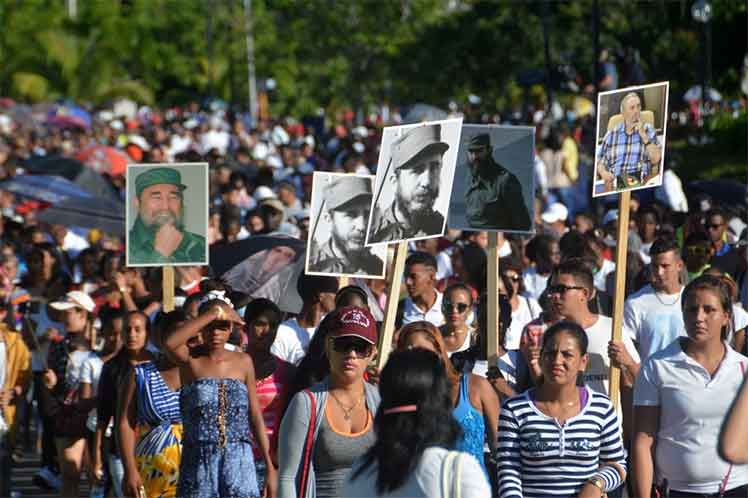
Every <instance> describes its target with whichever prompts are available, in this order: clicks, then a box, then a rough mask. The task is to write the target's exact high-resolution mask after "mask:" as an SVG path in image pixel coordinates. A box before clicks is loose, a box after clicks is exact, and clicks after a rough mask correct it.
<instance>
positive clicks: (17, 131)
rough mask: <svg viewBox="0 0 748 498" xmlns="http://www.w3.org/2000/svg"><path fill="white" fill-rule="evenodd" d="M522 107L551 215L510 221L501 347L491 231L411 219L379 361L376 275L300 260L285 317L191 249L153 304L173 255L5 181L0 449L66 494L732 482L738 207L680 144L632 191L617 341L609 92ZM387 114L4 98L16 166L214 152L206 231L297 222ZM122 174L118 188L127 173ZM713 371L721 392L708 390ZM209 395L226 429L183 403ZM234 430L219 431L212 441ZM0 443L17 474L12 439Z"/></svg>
mask: <svg viewBox="0 0 748 498" xmlns="http://www.w3.org/2000/svg"><path fill="white" fill-rule="evenodd" d="M452 111H453V113H454V114H459V113H460V112H458V109H456V108H454V109H452ZM464 112H465V114H466V116H469V115H470V113H471V112H472V111H471V109H470V107H469V105H468V106H467V107H466V108H465V109H464ZM394 118H395V120H396V119H397V115H395V116H394ZM521 118H522V116H513V117H509V120H508V121H509V122H516V123H520V122H526V121H525V120H524V119H521ZM528 118H529V119H532V120H533V121H534V123H535V124H536V125H537V127H536V129H537V136H536V144H537V154H536V160H535V177H536V185H537V189H536V198H535V220H534V225H535V230H536V234H535V235H533V236H524V235H509V234H506V235H503V234H500V235H499V255H500V258H501V259H500V286H499V287H500V311H501V313H500V314H501V320H500V321H501V324H500V328H499V330H497V331H488V333H495V334H498V335H499V339H500V359H499V361H498V362H497V363H495V364H489V362H488V359H487V358H486V346H485V337H486V314H487V310H486V296H485V293H486V268H487V264H486V261H487V252H486V250H487V246H488V236H487V234H486V233H485V232H459V231H453V230H448V231H447V233H446V234H445V236H443V237H441V238H438V239H427V240H421V241H417V242H415V243H411V244H410V254H409V256H408V259H407V261H406V267H405V273H404V276H403V285H402V288H401V290H400V295H399V296H397V297H399V298H400V306H399V308H398V316H397V329H398V333H397V334H396V339H395V343H394V347H395V350H396V353H395V354H394V355H393V357H392V359H391V360H390V363H388V366H387V367H385V369H384V370H383V371H382V372H374V371H372V370H371V369H370V368H369V363H370V360H372V359H373V358H374V357H375V356H376V353H377V352H376V345H377V342H378V327H377V326H375V325H374V322H376V321H381V317H382V316H383V312H384V308H385V304H386V302H387V297H388V296H387V292H388V288H387V286H386V284H385V282H384V281H382V280H362V279H353V280H352V281H351V284H352V285H351V286H348V287H345V288H339V284H338V281H337V279H334V278H331V277H314V276H307V275H302V276H301V277H299V280H298V283H297V285H296V288H297V291H298V293H299V296H300V297H301V299H302V301H303V306H302V309H301V312H300V313H298V314H296V315H293V316H291V315H287V314H286V313H283V312H282V311H281V310H280V309H279V307H278V306H277V303H273V302H271V301H268V300H263V299H257V300H244V302H242V303H234V302H232V301H231V299H230V298H229V296H232V292H231V291H232V290H231V289H230V288H227V286H226V285H225V284H224V283H222V282H220V281H219V280H218V279H216V278H214V277H215V276H214V275H211V274H210V270H209V268H208V267H189V266H180V267H177V268H176V295H177V309H176V310H175V311H172V312H168V313H165V312H164V311H163V310H162V272H161V270H160V269H158V268H145V269H144V268H128V267H126V266H125V263H124V254H123V251H124V240H123V238H122V237H121V236H118V235H117V234H112V233H107V232H106V231H102V230H99V229H91V230H83V229H80V228H77V227H71V226H62V225H54V224H51V225H50V224H47V223H40V222H38V221H37V215H38V213H39V209H40V208H43V206H42V205H40V204H39V203H38V202H36V201H33V200H29V199H26V198H23V197H19V196H15V195H13V194H12V193H10V192H8V191H5V190H3V189H2V183H0V210H1V213H2V218H1V219H2V222H1V223H0V242H1V244H2V245H1V246H0V279H1V280H0V284H1V285H0V297H1V298H2V309H0V320H2V322H3V325H2V326H1V327H0V338H1V339H2V342H0V344H2V345H3V347H0V365H3V366H4V367H3V368H2V369H0V386H1V387H2V391H0V404H1V405H2V408H3V410H2V419H1V420H2V424H0V427H2V429H3V431H2V432H3V434H5V438H4V447H5V449H6V452H5V454H6V455H7V456H8V458H9V459H10V460H15V461H20V459H21V456H22V454H23V451H24V449H27V448H34V449H38V451H39V455H40V459H41V464H42V466H41V470H40V472H39V474H38V475H37V477H36V480H35V482H37V483H38V484H39V485H40V486H43V487H46V488H50V489H54V490H58V491H59V492H60V493H61V494H62V496H79V494H80V489H81V487H80V486H81V483H82V482H83V481H84V480H87V481H88V482H89V483H90V484H92V487H91V492H92V494H93V493H100V494H99V495H98V496H104V494H109V495H110V496H137V493H138V491H139V489H140V488H141V487H143V488H144V489H145V492H146V494H147V496H149V497H153V496H175V494H176V496H203V495H202V494H200V493H201V491H200V490H201V489H202V488H201V486H210V485H214V488H213V489H221V490H222V491H221V492H222V493H223V494H224V495H229V494H230V495H232V496H253V495H256V493H257V492H259V491H260V490H262V489H263V486H265V485H266V484H267V483H268V482H272V485H271V488H272V491H271V492H273V493H274V492H275V486H276V485H277V492H278V496H284V497H285V496H297V494H298V493H300V491H301V490H307V491H308V492H307V496H310V495H315V494H316V496H319V497H322V496H371V495H372V494H377V493H378V494H385V493H389V492H392V493H393V496H414V495H418V493H421V494H422V495H423V496H438V494H439V490H438V489H437V487H435V486H437V484H438V483H440V482H441V481H440V479H442V478H443V477H444V478H445V479H446V477H445V476H447V477H448V481H449V482H452V483H454V482H458V483H459V482H461V483H462V484H461V485H463V486H464V489H463V490H462V491H461V492H462V494H463V495H464V496H489V495H490V494H491V492H493V494H494V495H500V496H502V497H510V496H549V495H551V494H558V495H559V496H571V495H578V496H600V494H595V493H597V492H598V491H599V492H608V493H609V495H610V496H614V495H615V493H616V492H619V493H620V492H621V491H620V490H621V485H622V484H623V483H624V482H626V483H627V484H628V485H629V486H630V490H631V492H632V493H633V495H634V496H649V494H648V493H649V491H650V488H651V487H652V485H658V486H662V485H663V478H664V479H665V480H666V481H667V486H669V487H670V488H671V489H672V491H671V495H670V496H680V495H678V494H677V493H696V494H699V493H700V496H701V495H710V494H712V493H714V492H718V491H719V489H718V488H719V484H720V483H721V482H722V481H723V480H724V483H725V484H724V488H723V489H722V491H723V492H724V491H727V492H728V493H729V492H734V493H743V494H732V495H731V494H725V496H745V486H746V485H748V468H746V467H744V466H738V465H736V466H735V467H734V468H730V469H731V470H730V472H728V473H727V475H726V476H725V473H726V472H725V471H726V469H727V468H728V467H727V464H723V463H722V461H721V460H719V459H717V458H716V457H715V455H716V451H717V450H716V444H717V443H716V431H718V427H719V424H720V423H721V420H722V418H723V417H724V415H725V414H726V411H727V407H728V405H729V403H730V401H731V400H732V399H733V397H734V395H735V393H736V392H737V389H738V386H739V385H740V382H741V380H742V376H741V370H740V368H739V367H742V365H743V362H745V361H746V358H745V357H743V356H741V355H742V354H745V353H746V352H747V350H748V344H747V343H748V341H746V335H745V334H746V327H748V313H747V312H746V311H745V307H746V306H748V278H746V260H747V253H746V251H747V250H748V249H747V247H748V236H747V235H746V234H747V233H748V232H746V227H747V226H748V225H747V224H746V223H747V222H748V220H747V219H746V207H745V206H736V205H729V204H724V203H721V202H720V199H712V198H709V197H706V196H701V197H698V198H690V199H689V198H687V196H686V194H685V193H684V189H683V187H682V185H681V184H680V181H679V180H678V178H677V176H676V175H675V173H674V172H673V171H672V169H668V165H667V164H666V165H665V168H666V173H665V177H664V182H663V187H660V188H658V189H656V191H655V193H654V195H652V193H651V192H642V193H641V195H639V194H637V193H635V194H634V196H633V199H632V206H631V212H630V216H629V230H628V258H627V268H625V272H626V279H625V280H626V285H625V293H626V296H627V300H626V305H625V307H624V331H623V332H624V333H623V340H622V341H621V342H611V341H610V338H611V329H612V320H611V316H612V309H613V298H614V292H615V274H616V272H617V271H618V270H620V269H617V268H616V266H615V264H614V262H613V260H614V257H615V250H616V247H615V246H616V233H617V224H618V217H619V213H618V212H617V211H616V210H615V209H612V206H610V205H606V204H604V203H603V202H597V203H592V202H591V200H590V192H591V187H590V182H591V178H590V175H591V171H592V166H591V161H592V157H593V155H594V154H593V150H594V140H595V137H594V133H595V131H594V116H593V115H592V114H584V115H580V116H563V117H562V118H561V119H558V120H554V119H549V118H548V116H545V115H544V114H543V113H542V112H540V114H537V113H536V112H534V111H532V110H529V111H528ZM569 118H571V119H569ZM478 119H479V120H483V121H485V122H489V121H501V118H499V117H495V118H494V117H489V116H485V115H484V116H482V117H478ZM385 124H390V123H384V122H383V121H382V119H381V116H379V115H373V116H371V117H370V118H369V119H367V120H366V121H365V122H364V123H363V124H359V123H357V122H355V120H354V115H353V113H352V112H341V113H339V114H338V115H336V116H334V117H330V118H329V119H327V120H324V119H321V118H320V119H316V118H315V119H309V120H304V121H297V120H294V119H292V118H285V119H279V120H262V121H259V122H258V123H257V124H256V125H254V126H253V125H252V124H251V123H250V122H249V120H247V119H246V118H245V117H244V116H242V115H239V114H233V113H231V112H228V111H226V110H224V109H222V108H220V107H213V108H203V109H201V108H200V107H199V106H198V105H197V104H193V105H189V106H186V107H184V108H174V109H163V110H162V109H149V108H140V109H139V110H137V112H134V113H132V114H131V115H128V116H119V115H115V113H114V112H112V111H111V110H103V111H102V112H98V113H96V114H94V119H93V121H92V123H91V125H90V126H87V127H69V126H64V127H59V126H48V125H45V126H37V127H35V128H29V127H25V126H21V125H20V124H19V123H15V122H13V121H12V119H10V118H8V119H3V120H1V121H0V176H2V177H3V178H10V177H13V176H16V175H23V174H25V172H24V165H25V164H26V163H27V161H28V160H30V159H32V158H33V157H34V156H40V155H44V156H65V157H71V156H73V155H74V154H75V153H76V152H78V151H80V150H83V149H85V148H86V147H87V146H89V145H92V144H102V145H110V146H112V147H115V148H117V149H120V150H122V151H123V152H124V153H126V154H127V155H128V157H129V158H130V159H131V161H132V162H134V163H160V162H201V161H207V162H208V163H209V165H210V184H209V187H210V199H209V202H210V218H209V233H208V239H209V240H208V242H209V243H210V244H211V245H212V244H230V243H232V242H234V241H237V240H242V239H246V238H249V237H253V236H256V235H268V234H282V235H284V236H291V237H298V238H300V239H302V240H306V237H307V233H308V230H309V223H310V219H309V218H310V214H309V201H310V194H311V187H312V173H313V172H314V171H338V172H347V173H359V174H362V173H363V174H372V173H374V172H375V170H376V163H377V158H378V154H379V150H378V147H379V142H380V140H381V128H382V126H383V125H385ZM106 180H107V182H108V183H109V184H110V185H111V186H112V188H113V189H115V191H116V192H117V193H118V195H120V197H121V199H122V200H123V201H125V202H126V201H127V199H125V198H124V186H125V183H124V177H123V176H121V175H118V176H106ZM707 315H708V316H707ZM705 316H706V318H705ZM725 317H726V318H725ZM723 318H724V319H723ZM377 319H378V320H377ZM715 331H716V336H715V335H714V334H715ZM422 349H426V350H429V351H432V352H433V353H436V358H438V359H435V358H434V355H425V354H423V353H422V352H421V351H420V350H422ZM410 350H418V351H415V352H411V351H410ZM225 351H229V352H230V353H232V354H230V355H229V354H228V353H225ZM244 353H247V354H248V356H249V357H250V358H251V360H252V361H251V362H249V361H246V360H245V358H246V357H247V354H244ZM227 355H228V356H227ZM216 359H219V360H220V362H224V363H220V362H219V363H216V364H215V365H214V364H213V360H216ZM221 365H225V366H221ZM248 365H251V366H248ZM611 365H614V366H618V367H620V368H621V371H622V382H621V383H622V391H621V399H620V402H621V406H622V410H621V412H620V415H619V414H618V413H617V412H616V411H615V410H614V409H613V406H612V404H611V401H610V399H609V398H608V394H609V393H608V369H609V367H610V366H611ZM720 365H723V366H722V367H720ZM728 367H729V368H728ZM733 367H734V368H733ZM250 371H251V373H250ZM579 372H583V375H581V376H578V373H579ZM578 377H579V378H578ZM212 378H215V379H218V380H217V381H215V382H213V381H210V380H209V379H212ZM221 379H224V380H226V379H228V380H226V381H225V382H224V381H222V380H221ZM247 379H250V380H251V381H249V380H247ZM695 379H696V380H695ZM372 382H373V383H376V382H378V383H379V389H377V388H376V387H375V386H374V384H372ZM674 385H675V386H680V387H681V388H682V391H683V393H681V394H678V393H676V394H673V392H672V390H673V389H674ZM707 389H713V390H712V391H706V390H707ZM708 392H712V393H717V394H714V396H715V399H716V398H718V399H719V400H720V403H717V404H713V403H711V402H710V406H709V407H706V406H704V403H703V397H704V396H705V395H707V393H708ZM709 399H710V400H711V399H712V398H711V396H710V398H709ZM194 404H197V405H199V406H197V405H195V406H193V405H194ZM196 406H197V408H196ZM226 407H234V408H237V407H238V409H234V410H233V411H230V412H226V413H224V412H225V411H226V409H227V408H226ZM222 410H223V411H222ZM242 410H243V411H244V415H241V414H240V413H239V412H241V411H242ZM219 412H220V413H221V414H222V415H221V416H222V417H224V418H223V420H224V421H228V422H227V424H228V425H226V427H229V428H230V429H228V433H227V434H224V433H220V434H219V432H220V431H219V432H216V431H215V430H214V428H213V427H210V425H211V424H212V423H213V422H212V419H202V418H200V417H201V416H198V415H195V414H196V413H211V414H213V413H219ZM247 413H250V415H249V416H248V415H247ZM449 414H452V415H453V416H452V417H450V416H449ZM634 414H636V416H634ZM205 417H207V415H205ZM554 419H555V421H556V423H553V421H554ZM634 420H636V423H635V424H634ZM694 424H695V425H694ZM219 425H220V424H219ZM621 426H622V427H623V430H622V431H620V430H619V428H620V427H621ZM591 427H594V428H591ZM395 429H396V430H395ZM250 433H252V434H253V435H254V436H253V437H251V438H250V437H249V434H250ZM712 435H714V437H713V438H712ZM34 438H36V440H34ZM222 444H223V446H221V445H222ZM210 445H212V446H210ZM226 445H228V446H229V447H231V448H232V450H231V451H230V452H228V453H226V454H227V455H228V454H230V455H232V456H231V458H226V459H225V461H224V460H220V461H219V460H216V458H218V457H216V456H215V451H218V450H216V449H215V448H217V447H218V448H225V447H226ZM567 445H568V448H569V451H570V452H571V453H568V454H566V453H565V451H564V449H565V447H566V446H567ZM655 446H656V452H655V453H653V452H652V448H653V447H655ZM445 448H446V449H457V450H459V451H461V452H462V453H461V454H464V453H468V454H471V455H472V456H473V457H474V459H462V457H461V456H460V454H456V455H455V454H453V452H449V451H447V450H446V449H445ZM188 449H189V450H188ZM222 451H225V450H222ZM211 452H213V453H211ZM250 454H252V455H253V457H250V456H249V455H250ZM359 459H362V460H359ZM707 461H708V462H710V463H709V464H708V465H707V464H706V463H705V462H707ZM205 462H211V463H210V464H206V463H205ZM356 462H358V463H356ZM361 462H364V463H361ZM445 462H446V463H445ZM461 462H462V463H461ZM711 462H714V463H711ZM448 464H449V465H452V467H449V465H448ZM445 466H446V467H449V468H448V472H447V471H445V470H444V468H445ZM702 466H703V468H702ZM3 469H4V472H5V477H4V478H3V479H0V482H2V484H3V486H5V489H0V495H3V496H4V495H8V494H9V486H10V485H11V483H12V466H11V465H8V466H3ZM351 469H354V472H353V473H352V477H351V476H350V475H349V471H350V470H351ZM400 469H409V472H407V473H406V472H402V471H401V472H398V470H400ZM460 469H461V470H460ZM700 469H701V470H700ZM445 472H446V474H445ZM461 472H462V476H461V477H460V473H461ZM8 473H10V475H9V474H8ZM232 476H233V477H232ZM249 476H252V477H251V478H250V477H249ZM632 476H633V478H632ZM9 477H10V478H9ZM232 479H233V480H232ZM554 480H555V481H558V484H557V485H556V484H552V483H553V481H554ZM205 483H210V484H205ZM489 483H490V484H489ZM715 483H717V484H718V486H717V488H715ZM458 485H460V484H458ZM177 486H179V492H178V491H177ZM221 486H224V487H221ZM232 486H234V487H232ZM430 486H431V487H430ZM239 488H241V490H240V491H236V489H239ZM491 489H492V491H491ZM616 489H617V490H618V491H616ZM736 489H738V491H735V490H736ZM344 490H345V491H344ZM234 493H236V494H234ZM397 493H400V494H397ZM388 496H389V495H388ZM452 496H457V495H455V494H452ZM682 496H691V495H688V494H683V495H682Z"/></svg>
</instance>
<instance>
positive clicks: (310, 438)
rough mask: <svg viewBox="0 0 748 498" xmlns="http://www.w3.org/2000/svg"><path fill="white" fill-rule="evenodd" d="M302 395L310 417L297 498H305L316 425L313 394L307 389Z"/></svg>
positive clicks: (315, 407)
mask: <svg viewBox="0 0 748 498" xmlns="http://www.w3.org/2000/svg"><path fill="white" fill-rule="evenodd" d="M304 393H306V395H307V396H309V403H310V405H311V412H312V413H311V416H310V417H309V429H308V430H307V433H306V440H305V441H304V461H303V463H302V465H301V476H300V479H299V490H298V492H297V493H296V495H297V496H298V497H299V498H306V487H307V482H308V481H309V469H310V467H311V465H312V446H314V428H315V426H316V425H317V401H316V399H315V398H314V394H312V392H311V391H310V390H309V389H304Z"/></svg>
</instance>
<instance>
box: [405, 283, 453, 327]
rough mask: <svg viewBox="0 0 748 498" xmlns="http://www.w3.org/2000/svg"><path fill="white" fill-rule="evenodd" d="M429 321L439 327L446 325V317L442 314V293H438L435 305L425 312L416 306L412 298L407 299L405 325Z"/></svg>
mask: <svg viewBox="0 0 748 498" xmlns="http://www.w3.org/2000/svg"><path fill="white" fill-rule="evenodd" d="M423 320H425V321H427V322H430V323H432V324H434V326H435V327H439V326H441V325H442V324H444V315H443V314H442V293H441V292H439V291H436V300H435V301H434V305H433V306H432V307H431V308H430V309H429V310H427V311H423V310H422V309H421V308H419V307H418V306H416V304H415V303H414V302H413V300H412V299H411V298H410V296H408V297H406V298H405V309H404V310H403V325H407V324H409V323H412V322H420V321H423Z"/></svg>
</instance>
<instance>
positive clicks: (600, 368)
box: [548, 258, 639, 395]
mask: <svg viewBox="0 0 748 498" xmlns="http://www.w3.org/2000/svg"><path fill="white" fill-rule="evenodd" d="M593 287H594V284H593V280H592V272H591V271H590V270H589V268H588V267H587V266H586V265H585V264H584V262H583V261H582V260H581V259H578V258H572V259H568V260H566V261H564V262H563V263H561V264H560V265H558V266H557V267H556V269H555V270H554V271H553V274H552V276H551V280H550V284H549V286H548V293H549V295H550V298H551V302H552V303H553V306H554V308H555V310H556V312H558V313H560V314H561V315H562V316H563V317H564V318H566V319H567V320H571V321H573V322H576V323H578V324H579V325H581V326H582V328H584V330H585V332H587V338H588V340H589V346H588V348H587V351H588V354H589V357H590V359H589V361H588V362H587V370H586V371H585V373H584V381H585V383H586V384H587V385H588V386H590V388H591V389H592V390H593V391H596V392H599V393H602V394H605V395H608V394H609V392H608V388H609V378H608V374H609V370H610V363H611V359H610V357H609V355H608V349H609V343H610V338H611V331H612V329H613V321H612V320H611V319H610V318H609V317H607V316H603V315H597V314H594V313H592V312H590V309H589V306H588V304H587V301H588V300H589V299H590V298H591V297H592V295H593ZM623 345H624V348H625V350H626V351H627V352H628V354H629V356H630V357H631V358H632V359H634V363H635V371H634V369H633V367H632V368H631V369H629V365H621V370H622V373H623V375H622V378H623V382H622V386H623V387H626V388H629V389H630V388H631V387H632V386H633V385H634V379H635V378H636V373H637V372H638V364H639V355H638V353H637V351H636V348H635V347H634V344H633V342H632V341H631V339H630V338H629V337H626V336H625V337H624V338H623Z"/></svg>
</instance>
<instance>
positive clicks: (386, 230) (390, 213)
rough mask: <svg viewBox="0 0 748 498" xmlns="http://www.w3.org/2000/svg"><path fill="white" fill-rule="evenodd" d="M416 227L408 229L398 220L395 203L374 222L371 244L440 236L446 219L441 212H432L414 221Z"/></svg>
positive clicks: (370, 237) (370, 238)
mask: <svg viewBox="0 0 748 498" xmlns="http://www.w3.org/2000/svg"><path fill="white" fill-rule="evenodd" d="M413 224H414V225H415V226H414V227H411V228H408V227H406V226H405V225H403V223H402V222H401V221H400V220H398V219H397V216H396V215H395V203H394V202H393V203H392V206H390V208H389V209H387V211H385V212H384V213H379V214H378V215H377V216H376V217H375V218H374V220H372V224H371V227H372V230H371V235H370V236H369V244H378V243H380V242H392V241H396V240H405V239H416V238H422V237H430V236H437V237H438V236H440V235H442V231H443V230H444V217H443V216H442V215H441V213H440V212H439V211H434V210H431V211H430V212H429V213H426V214H423V215H421V216H419V217H418V219H417V220H414V223H413Z"/></svg>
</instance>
